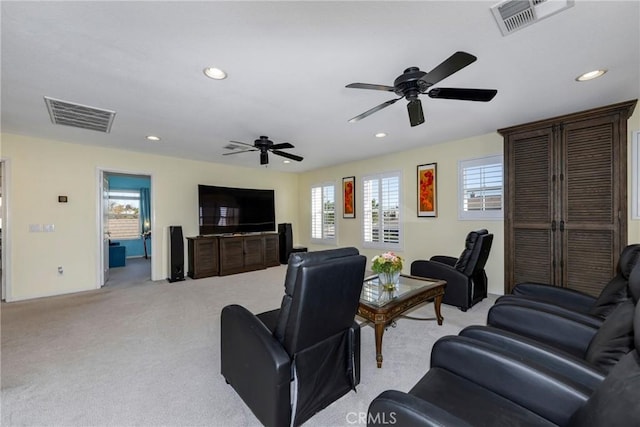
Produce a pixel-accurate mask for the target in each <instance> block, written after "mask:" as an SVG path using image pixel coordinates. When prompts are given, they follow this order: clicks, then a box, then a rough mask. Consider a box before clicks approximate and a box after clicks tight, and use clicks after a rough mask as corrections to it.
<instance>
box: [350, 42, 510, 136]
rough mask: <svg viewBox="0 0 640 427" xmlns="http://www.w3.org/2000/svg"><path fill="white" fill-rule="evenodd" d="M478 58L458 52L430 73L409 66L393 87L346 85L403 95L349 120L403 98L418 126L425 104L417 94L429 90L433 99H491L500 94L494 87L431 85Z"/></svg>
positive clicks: (367, 114)
mask: <svg viewBox="0 0 640 427" xmlns="http://www.w3.org/2000/svg"><path fill="white" fill-rule="evenodd" d="M476 59H477V58H476V57H475V56H473V55H471V54H470V53H466V52H456V53H454V54H453V55H451V56H450V57H449V58H447V59H446V60H445V61H443V62H442V63H441V64H440V65H438V66H437V67H435V68H434V69H433V70H431V71H429V72H428V73H426V72H424V71H421V70H420V69H419V68H418V67H409V68H407V69H405V70H404V72H403V73H402V74H401V75H400V76H398V77H397V78H396V79H395V80H394V82H393V86H385V85H379V84H370V83H351V84H348V85H347V86H346V87H347V88H350V89H370V90H381V91H385V92H395V94H396V95H398V96H400V98H395V99H391V100H389V101H386V102H383V103H382V104H380V105H378V106H376V107H373V108H372V109H370V110H367V111H365V112H364V113H362V114H360V115H357V116H355V117H353V118H351V119H349V122H350V123H354V122H357V121H359V120H362V119H364V118H365V117H368V116H370V115H371V114H373V113H375V112H377V111H380V110H382V109H383V108H386V107H388V106H390V105H392V104H395V103H396V102H397V101H399V100H401V99H403V98H404V99H406V100H407V101H409V102H408V104H407V112H408V113H409V123H411V126H418V125H420V124H422V123H424V112H423V110H422V103H421V101H420V99H419V98H418V96H419V95H420V94H423V93H426V94H427V95H429V97H430V98H441V99H454V100H461V101H480V102H488V101H491V100H492V99H493V98H494V97H495V96H496V94H497V93H498V91H497V90H495V89H468V88H434V89H431V90H429V88H430V87H431V86H433V85H435V84H436V83H438V82H440V81H441V80H444V79H445V78H447V77H449V76H450V75H452V74H453V73H456V72H458V71H460V70H461V69H463V68H464V67H466V66H467V65H470V64H472V63H473V62H475V61H476Z"/></svg>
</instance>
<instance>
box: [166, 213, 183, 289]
mask: <svg viewBox="0 0 640 427" xmlns="http://www.w3.org/2000/svg"><path fill="white" fill-rule="evenodd" d="M167 280H168V281H169V282H171V283H173V282H179V281H182V280H184V239H183V238H182V227H181V226H179V225H171V226H169V277H168V278H167Z"/></svg>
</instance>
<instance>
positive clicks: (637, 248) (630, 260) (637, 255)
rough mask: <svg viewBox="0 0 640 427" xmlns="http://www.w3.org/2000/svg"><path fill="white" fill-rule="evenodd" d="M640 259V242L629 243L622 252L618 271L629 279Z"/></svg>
mask: <svg viewBox="0 0 640 427" xmlns="http://www.w3.org/2000/svg"><path fill="white" fill-rule="evenodd" d="M638 261H640V244H637V243H636V244H633V245H629V246H627V247H626V248H624V249H623V250H622V253H620V260H619V261H618V271H619V272H620V274H621V275H622V277H624V278H625V279H629V275H630V274H631V270H633V267H634V266H635V265H636V264H638Z"/></svg>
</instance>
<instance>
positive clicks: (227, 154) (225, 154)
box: [222, 148, 258, 156]
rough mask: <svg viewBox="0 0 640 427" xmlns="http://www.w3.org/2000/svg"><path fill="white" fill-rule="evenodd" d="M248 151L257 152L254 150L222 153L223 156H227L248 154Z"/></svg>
mask: <svg viewBox="0 0 640 427" xmlns="http://www.w3.org/2000/svg"><path fill="white" fill-rule="evenodd" d="M250 151H258V150H256V149H255V148H254V149H253V150H238V151H232V152H230V153H222V155H223V156H229V155H231V154H240V153H248V152H250Z"/></svg>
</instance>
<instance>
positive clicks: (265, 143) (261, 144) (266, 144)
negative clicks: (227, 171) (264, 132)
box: [223, 136, 303, 165]
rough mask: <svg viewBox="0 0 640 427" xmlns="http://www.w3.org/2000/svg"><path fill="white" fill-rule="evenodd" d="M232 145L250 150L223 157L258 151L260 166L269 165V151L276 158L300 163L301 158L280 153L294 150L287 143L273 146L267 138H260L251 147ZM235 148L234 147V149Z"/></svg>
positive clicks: (243, 143) (235, 142)
mask: <svg viewBox="0 0 640 427" xmlns="http://www.w3.org/2000/svg"><path fill="white" fill-rule="evenodd" d="M231 142H232V143H233V144H241V145H245V146H247V147H250V148H246V149H244V150H239V151H234V152H232V153H225V154H223V156H228V155H230V154H239V153H247V152H249V151H259V152H260V164H261V165H268V164H269V151H271V152H272V153H273V154H275V155H276V156H281V157H285V158H287V159H291V160H295V161H296V162H301V161H302V160H303V157H301V156H298V155H296V154H291V153H287V152H286V151H280V150H284V149H287V148H294V146H293V145H292V144H290V143H288V142H282V143H280V144H274V143H273V141H271V140H270V139H269V137H268V136H261V137H260V138H259V139H256V140H255V141H253V145H251V144H247V143H246V142H240V141H231ZM234 148H235V147H234Z"/></svg>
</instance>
